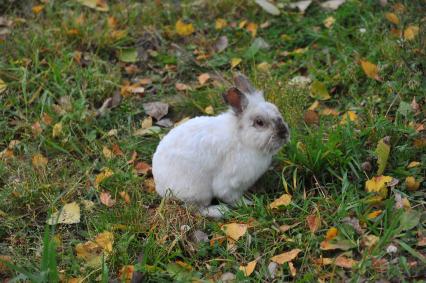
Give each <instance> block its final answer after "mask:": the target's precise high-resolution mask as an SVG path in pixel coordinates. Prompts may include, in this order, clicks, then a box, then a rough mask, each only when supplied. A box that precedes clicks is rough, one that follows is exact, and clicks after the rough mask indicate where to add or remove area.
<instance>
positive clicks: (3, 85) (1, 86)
mask: <svg viewBox="0 0 426 283" xmlns="http://www.w3.org/2000/svg"><path fill="white" fill-rule="evenodd" d="M6 89H7V84H6V83H5V82H4V81H3V80H2V79H0V93H3V92H4V91H5V90H6Z"/></svg>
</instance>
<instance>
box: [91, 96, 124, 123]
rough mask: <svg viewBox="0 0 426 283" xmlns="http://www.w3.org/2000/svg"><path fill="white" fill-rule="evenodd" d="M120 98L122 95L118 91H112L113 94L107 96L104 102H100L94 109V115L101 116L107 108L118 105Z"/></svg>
mask: <svg viewBox="0 0 426 283" xmlns="http://www.w3.org/2000/svg"><path fill="white" fill-rule="evenodd" d="M122 99H123V97H122V96H121V94H120V92H119V91H116V92H114V94H113V96H112V97H108V98H107V99H106V100H105V101H104V103H102V106H101V107H100V108H99V109H97V110H96V116H101V117H102V116H103V115H105V114H106V113H107V111H108V110H111V109H113V108H115V107H117V106H118V105H120V103H121V100H122Z"/></svg>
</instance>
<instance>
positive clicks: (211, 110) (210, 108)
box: [204, 105, 214, 115]
mask: <svg viewBox="0 0 426 283" xmlns="http://www.w3.org/2000/svg"><path fill="white" fill-rule="evenodd" d="M204 112H205V113H206V114H208V115H214V108H213V106H211V105H209V106H207V107H206V108H204Z"/></svg>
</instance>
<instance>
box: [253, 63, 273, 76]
mask: <svg viewBox="0 0 426 283" xmlns="http://www.w3.org/2000/svg"><path fill="white" fill-rule="evenodd" d="M256 68H257V69H258V70H259V71H261V72H263V73H266V72H268V71H269V69H271V64H269V63H267V62H262V63H259V64H258V65H257V66H256Z"/></svg>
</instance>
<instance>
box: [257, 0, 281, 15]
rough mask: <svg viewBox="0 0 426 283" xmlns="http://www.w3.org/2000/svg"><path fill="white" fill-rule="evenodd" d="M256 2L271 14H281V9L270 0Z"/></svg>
mask: <svg viewBox="0 0 426 283" xmlns="http://www.w3.org/2000/svg"><path fill="white" fill-rule="evenodd" d="M254 2H256V4H257V5H259V6H260V7H262V9H263V10H265V11H266V12H267V13H269V14H271V15H274V16H278V15H279V14H280V10H278V8H277V7H276V6H275V5H274V4H272V3H271V2H269V1H268V0H255V1H254Z"/></svg>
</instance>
